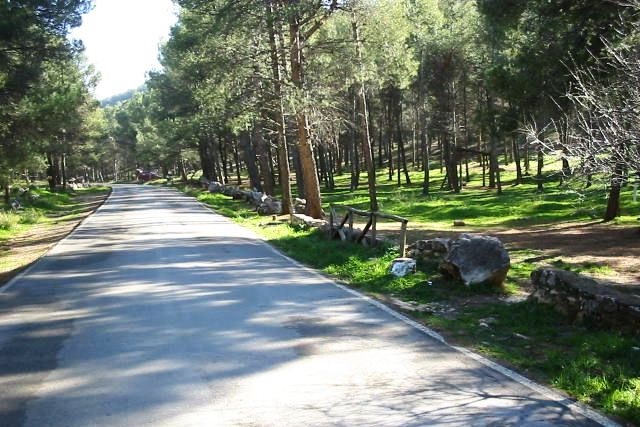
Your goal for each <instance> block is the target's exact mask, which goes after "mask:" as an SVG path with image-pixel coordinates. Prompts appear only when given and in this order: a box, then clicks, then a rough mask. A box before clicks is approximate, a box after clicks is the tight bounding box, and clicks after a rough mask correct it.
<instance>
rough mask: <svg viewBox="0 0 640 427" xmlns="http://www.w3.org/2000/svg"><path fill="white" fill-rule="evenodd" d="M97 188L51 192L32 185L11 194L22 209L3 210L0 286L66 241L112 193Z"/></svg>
mask: <svg viewBox="0 0 640 427" xmlns="http://www.w3.org/2000/svg"><path fill="white" fill-rule="evenodd" d="M110 190H111V189H110V187H107V186H95V187H90V188H79V189H77V190H67V191H58V192H51V191H49V189H48V187H47V186H46V185H31V186H30V187H29V189H28V191H26V192H24V191H22V194H20V193H19V192H18V191H19V190H17V189H16V191H15V192H14V193H13V194H12V196H13V197H14V198H13V199H12V200H19V202H20V208H18V209H15V208H11V207H10V206H4V208H3V209H0V286H1V285H2V284H3V283H4V282H5V281H7V280H9V279H10V278H11V277H13V275H15V274H16V273H17V272H19V271H20V270H21V269H23V268H24V267H26V266H27V265H29V264H30V263H32V262H33V261H35V260H36V259H38V258H39V257H40V256H41V255H42V254H44V253H45V252H46V251H47V250H48V249H49V247H50V246H51V245H52V244H54V243H55V242H57V241H58V240H60V239H61V238H63V237H64V236H65V235H66V234H68V233H69V232H70V231H71V230H73V228H74V227H75V226H76V225H77V224H78V223H79V222H80V221H81V220H82V219H83V218H85V217H86V216H87V215H88V214H90V213H91V212H93V211H94V210H95V209H96V208H97V207H98V206H99V205H100V204H101V203H102V201H103V200H104V199H105V197H106V196H107V195H108V194H109V192H110Z"/></svg>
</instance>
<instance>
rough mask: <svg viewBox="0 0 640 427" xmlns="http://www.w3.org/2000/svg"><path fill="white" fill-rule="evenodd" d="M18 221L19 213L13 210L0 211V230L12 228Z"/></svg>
mask: <svg viewBox="0 0 640 427" xmlns="http://www.w3.org/2000/svg"><path fill="white" fill-rule="evenodd" d="M19 223H20V215H18V214H16V213H13V212H0V230H4V231H10V230H13V229H15V228H16V227H17V225H18V224H19Z"/></svg>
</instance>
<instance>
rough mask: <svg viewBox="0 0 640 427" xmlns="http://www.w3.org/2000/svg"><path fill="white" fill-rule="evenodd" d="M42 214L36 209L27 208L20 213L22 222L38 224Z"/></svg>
mask: <svg viewBox="0 0 640 427" xmlns="http://www.w3.org/2000/svg"><path fill="white" fill-rule="evenodd" d="M41 218H42V215H41V214H40V212H38V211H37V210H36V209H25V210H24V211H23V212H22V213H21V215H20V224H37V223H38V222H40V219H41Z"/></svg>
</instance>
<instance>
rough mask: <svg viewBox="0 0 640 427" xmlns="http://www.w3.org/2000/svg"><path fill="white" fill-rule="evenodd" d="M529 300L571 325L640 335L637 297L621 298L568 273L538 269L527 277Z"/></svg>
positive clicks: (595, 283)
mask: <svg viewBox="0 0 640 427" xmlns="http://www.w3.org/2000/svg"><path fill="white" fill-rule="evenodd" d="M531 283H532V284H533V289H534V290H533V293H532V294H531V296H530V299H532V300H534V301H537V302H540V303H544V304H550V305H552V306H553V307H554V309H555V310H556V311H558V312H560V313H562V314H564V315H565V316H567V318H568V319H569V320H571V321H574V322H587V323H589V324H591V325H594V326H599V327H606V328H612V329H628V330H630V331H634V332H635V333H638V334H640V297H638V296H635V295H630V294H624V293H621V292H619V291H616V290H615V289H612V288H611V287H608V286H604V285H603V284H601V283H599V282H597V281H596V280H594V279H591V278H589V277H586V276H583V275H580V274H576V273H573V272H570V271H565V270H559V269H552V268H539V269H537V270H534V271H533V272H532V273H531Z"/></svg>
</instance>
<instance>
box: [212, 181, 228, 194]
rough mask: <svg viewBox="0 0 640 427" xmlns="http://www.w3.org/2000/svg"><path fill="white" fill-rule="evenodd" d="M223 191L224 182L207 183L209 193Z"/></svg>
mask: <svg viewBox="0 0 640 427" xmlns="http://www.w3.org/2000/svg"><path fill="white" fill-rule="evenodd" d="M223 191H224V184H222V183H220V182H218V181H211V182H210V183H209V192H210V193H222V192H223Z"/></svg>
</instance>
